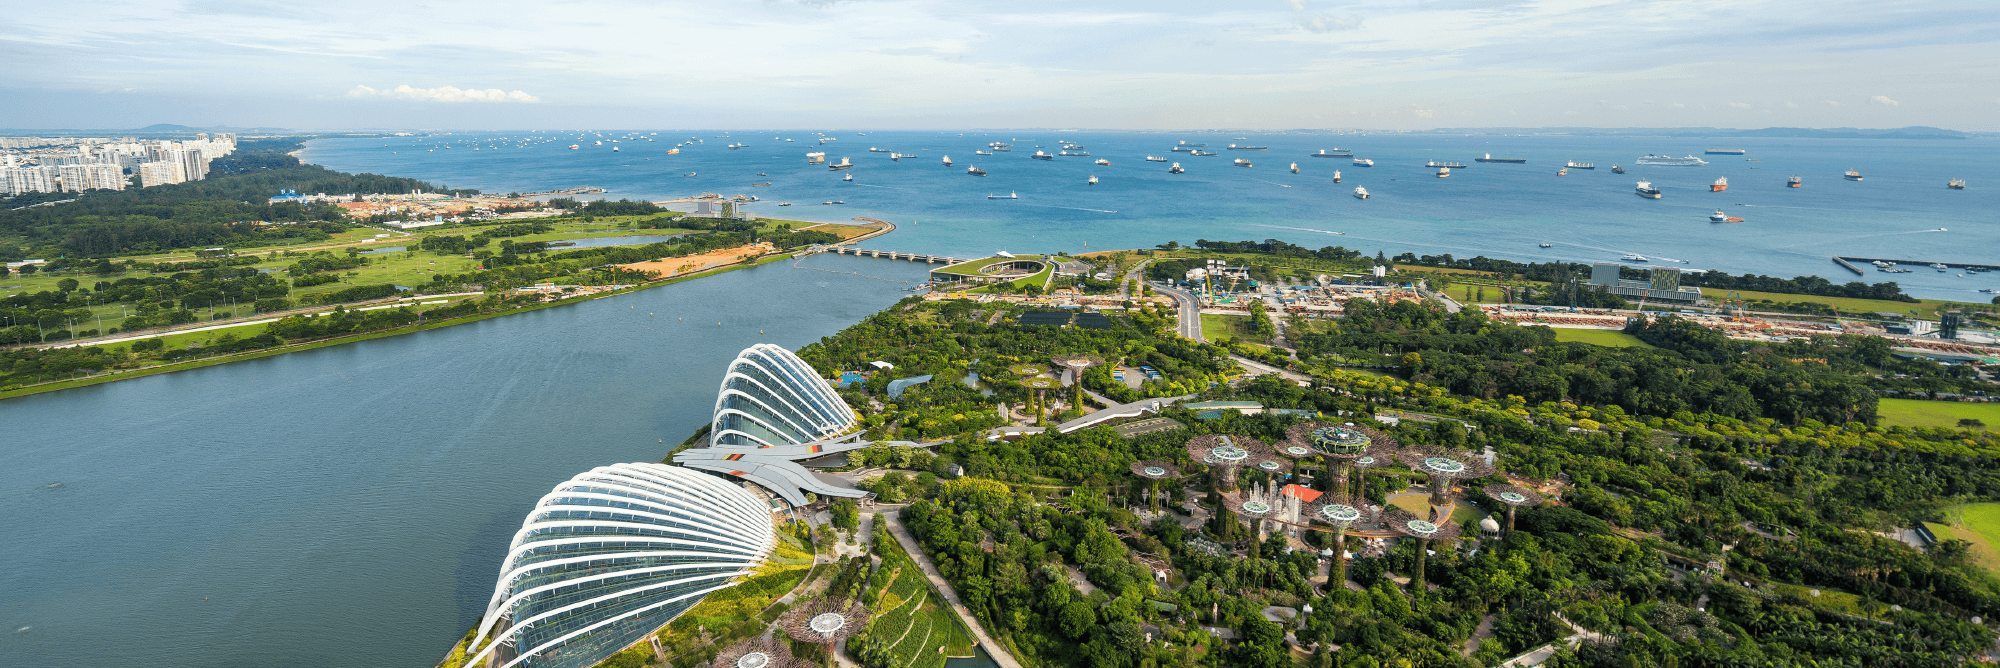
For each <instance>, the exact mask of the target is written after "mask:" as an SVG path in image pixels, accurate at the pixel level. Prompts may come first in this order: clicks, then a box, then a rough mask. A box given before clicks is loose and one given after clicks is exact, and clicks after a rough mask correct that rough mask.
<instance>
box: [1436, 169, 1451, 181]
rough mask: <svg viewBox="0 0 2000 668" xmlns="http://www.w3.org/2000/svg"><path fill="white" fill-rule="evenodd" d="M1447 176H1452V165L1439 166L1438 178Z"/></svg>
mask: <svg viewBox="0 0 2000 668" xmlns="http://www.w3.org/2000/svg"><path fill="white" fill-rule="evenodd" d="M1447 176H1451V168H1450V167H1439V168H1438V178H1440V179H1442V178H1444V177H1447Z"/></svg>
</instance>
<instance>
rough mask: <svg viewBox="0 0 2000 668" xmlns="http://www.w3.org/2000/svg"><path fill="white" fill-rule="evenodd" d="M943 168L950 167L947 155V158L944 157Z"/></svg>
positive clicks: (949, 158)
mask: <svg viewBox="0 0 2000 668" xmlns="http://www.w3.org/2000/svg"><path fill="white" fill-rule="evenodd" d="M944 166H946V167H950V166H951V156H948V155H947V156H945V157H944Z"/></svg>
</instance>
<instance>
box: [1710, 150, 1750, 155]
mask: <svg viewBox="0 0 2000 668" xmlns="http://www.w3.org/2000/svg"><path fill="white" fill-rule="evenodd" d="M1701 153H1702V155H1743V154H1746V153H1749V151H1745V150H1743V149H1740V148H1711V149H1708V150H1706V151H1702V152H1701Z"/></svg>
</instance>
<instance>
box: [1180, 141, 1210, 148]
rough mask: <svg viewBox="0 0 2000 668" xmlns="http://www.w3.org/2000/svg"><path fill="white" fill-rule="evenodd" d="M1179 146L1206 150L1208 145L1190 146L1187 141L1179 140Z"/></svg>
mask: <svg viewBox="0 0 2000 668" xmlns="http://www.w3.org/2000/svg"><path fill="white" fill-rule="evenodd" d="M1179 145H1181V146H1190V147H1194V148H1208V145H1207V144H1190V143H1187V140H1185V139H1183V140H1181V143H1180V144H1179Z"/></svg>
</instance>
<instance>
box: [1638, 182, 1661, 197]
mask: <svg viewBox="0 0 2000 668" xmlns="http://www.w3.org/2000/svg"><path fill="white" fill-rule="evenodd" d="M1638 193H1639V196H1640V197H1644V198H1646V199H1659V198H1660V189H1659V188H1655V187H1653V182H1652V181H1640V182H1639V188H1638Z"/></svg>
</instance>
